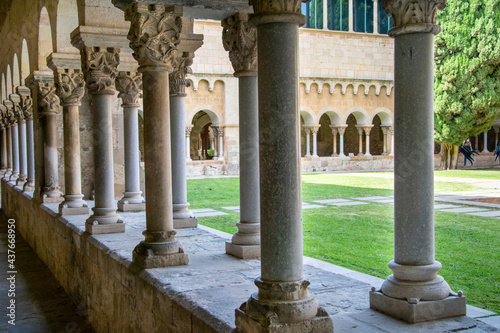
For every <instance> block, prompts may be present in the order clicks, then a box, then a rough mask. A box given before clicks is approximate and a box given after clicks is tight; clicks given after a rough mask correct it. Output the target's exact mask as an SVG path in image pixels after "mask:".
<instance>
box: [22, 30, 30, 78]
mask: <svg viewBox="0 0 500 333" xmlns="http://www.w3.org/2000/svg"><path fill="white" fill-rule="evenodd" d="M30 73H31V69H30V55H29V52H28V43H26V39H23V42H22V46H21V85H25V84H26V83H25V80H26V78H27V77H28V76H29V75H30Z"/></svg>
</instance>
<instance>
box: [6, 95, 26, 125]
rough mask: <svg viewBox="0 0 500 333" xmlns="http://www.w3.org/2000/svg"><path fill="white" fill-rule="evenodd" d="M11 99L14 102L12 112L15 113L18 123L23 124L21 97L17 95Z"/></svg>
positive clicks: (11, 96)
mask: <svg viewBox="0 0 500 333" xmlns="http://www.w3.org/2000/svg"><path fill="white" fill-rule="evenodd" d="M9 99H10V101H11V102H12V112H13V113H14V117H16V121H18V122H23V121H24V113H23V110H22V109H21V97H20V96H19V95H17V94H11V95H10V96H9Z"/></svg>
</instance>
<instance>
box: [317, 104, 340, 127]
mask: <svg viewBox="0 0 500 333" xmlns="http://www.w3.org/2000/svg"><path fill="white" fill-rule="evenodd" d="M325 114H326V115H327V116H328V118H330V123H331V124H332V125H341V124H343V121H342V116H341V115H342V112H341V111H340V110H339V109H336V108H333V107H327V108H324V109H323V110H321V112H320V113H319V114H318V118H319V119H321V117H323V115H325Z"/></svg>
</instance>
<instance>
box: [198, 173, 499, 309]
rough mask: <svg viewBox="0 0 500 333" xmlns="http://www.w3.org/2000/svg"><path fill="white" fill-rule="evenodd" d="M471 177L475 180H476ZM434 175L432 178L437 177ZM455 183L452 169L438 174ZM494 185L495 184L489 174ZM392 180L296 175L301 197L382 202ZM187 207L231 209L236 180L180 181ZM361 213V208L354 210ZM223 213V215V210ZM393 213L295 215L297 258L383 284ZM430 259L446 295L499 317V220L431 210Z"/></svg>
mask: <svg viewBox="0 0 500 333" xmlns="http://www.w3.org/2000/svg"><path fill="white" fill-rule="evenodd" d="M466 172H468V174H466V173H462V172H460V175H461V176H460V177H465V178H488V179H495V177H494V176H495V175H498V170H493V171H483V170H474V171H466ZM476 172H478V175H480V176H477V175H476ZM439 173H440V172H437V173H436V176H442V177H445V175H441V174H439ZM443 174H450V175H451V176H452V177H459V176H457V175H455V174H454V171H452V172H450V171H446V172H443ZM496 179H499V177H498V176H497V177H496ZM477 190H480V188H477V187H475V186H474V185H473V184H468V183H459V182H435V192H441V193H442V192H457V191H477ZM392 194H393V181H392V179H390V178H381V177H377V176H376V175H374V176H373V177H370V175H369V174H363V175H362V176H359V175H358V176H356V175H345V174H312V175H304V176H303V177H302V199H303V201H305V202H312V201H313V200H321V199H335V198H346V199H349V198H356V197H366V196H388V195H392ZM188 196H189V198H188V200H189V202H190V203H191V204H192V208H193V209H196V208H214V209H220V208H221V207H223V206H237V205H239V180H238V178H219V179H200V180H188ZM360 207H361V208H360ZM225 212H228V213H229V211H225ZM238 219H239V214H238V213H234V212H231V213H230V214H229V215H223V216H213V217H203V218H200V221H199V222H200V223H201V224H203V225H206V226H209V227H212V228H215V229H218V230H221V231H224V232H228V233H231V234H232V233H235V232H236V231H237V228H236V226H235V224H236V222H237V221H238ZM393 223H394V213H393V206H392V205H390V204H378V203H373V204H369V205H363V206H344V207H336V206H328V207H326V208H321V209H305V210H303V230H304V255H307V256H310V257H313V258H317V259H320V260H323V261H326V262H330V263H332V264H335V265H339V266H343V267H346V268H350V269H353V270H356V271H359V272H362V273H366V274H370V275H373V276H377V277H380V278H385V277H387V275H389V274H391V271H390V270H389V268H388V267H387V263H388V262H389V261H390V260H392V259H393V257H394V240H393V237H394V233H393ZM435 224H436V228H435V229H436V260H438V261H440V262H441V263H442V264H443V268H442V269H441V271H440V273H439V274H440V275H442V276H443V277H444V278H445V279H446V281H447V282H448V283H449V284H450V286H451V287H452V289H453V290H455V291H458V290H459V289H460V290H462V291H463V292H464V294H465V295H466V296H467V302H468V304H471V305H475V306H478V307H480V308H484V309H487V310H491V311H494V312H497V313H500V269H499V266H498V263H499V262H500V251H499V244H500V242H499V239H500V219H498V218H488V217H484V218H483V217H475V216H470V215H465V214H453V213H446V212H439V211H436V213H435Z"/></svg>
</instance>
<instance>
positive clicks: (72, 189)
mask: <svg viewBox="0 0 500 333" xmlns="http://www.w3.org/2000/svg"><path fill="white" fill-rule="evenodd" d="M54 74H55V78H56V80H55V82H56V86H57V94H58V95H59V98H60V100H61V105H62V107H63V126H64V132H63V135H64V189H65V194H64V201H63V202H61V204H60V205H59V213H60V214H61V215H83V214H89V212H90V210H89V206H88V205H87V203H86V202H85V201H83V194H82V172H81V164H80V119H79V115H78V113H79V108H80V105H81V101H82V98H83V95H84V94H85V79H84V78H83V73H82V71H81V70H79V69H76V70H73V69H62V68H58V69H56V70H55V72H54Z"/></svg>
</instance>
